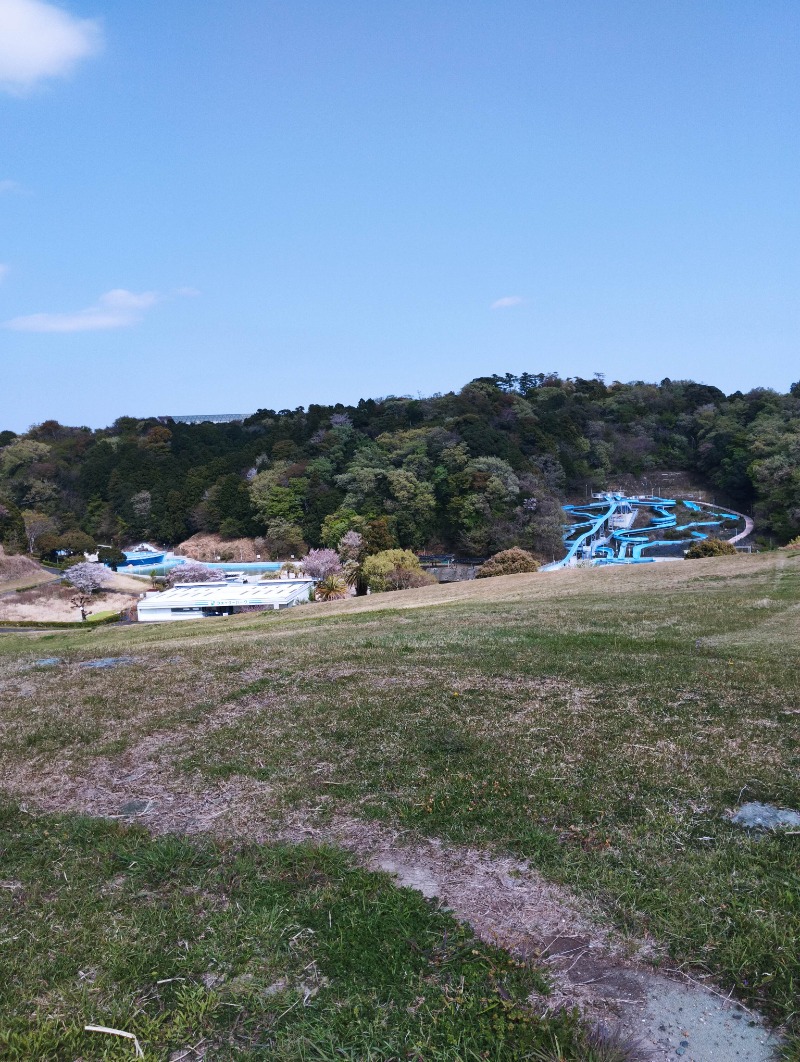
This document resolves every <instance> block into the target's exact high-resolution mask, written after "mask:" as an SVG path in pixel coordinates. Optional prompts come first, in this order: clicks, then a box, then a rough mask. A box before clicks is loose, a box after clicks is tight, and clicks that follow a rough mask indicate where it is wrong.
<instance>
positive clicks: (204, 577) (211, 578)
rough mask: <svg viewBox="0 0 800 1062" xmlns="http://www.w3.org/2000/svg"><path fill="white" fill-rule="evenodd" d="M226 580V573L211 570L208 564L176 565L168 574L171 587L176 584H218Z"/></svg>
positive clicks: (214, 569) (217, 569) (215, 569)
mask: <svg viewBox="0 0 800 1062" xmlns="http://www.w3.org/2000/svg"><path fill="white" fill-rule="evenodd" d="M224 579H225V572H223V571H220V569H219V568H209V567H208V565H207V564H191V563H190V564H176V565H175V567H174V568H170V570H169V571H168V572H167V582H168V583H169V585H170V586H174V585H175V584H176V583H218V582H220V581H223V580H224Z"/></svg>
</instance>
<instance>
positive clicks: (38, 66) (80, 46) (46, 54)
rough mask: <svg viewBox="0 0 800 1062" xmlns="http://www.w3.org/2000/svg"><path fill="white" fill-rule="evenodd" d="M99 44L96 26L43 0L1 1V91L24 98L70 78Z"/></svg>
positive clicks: (99, 35)
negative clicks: (42, 84) (49, 81)
mask: <svg viewBox="0 0 800 1062" xmlns="http://www.w3.org/2000/svg"><path fill="white" fill-rule="evenodd" d="M101 45H102V34H101V32H100V25H99V23H98V22H96V21H95V20H94V19H79V18H75V16H74V15H70V14H69V13H68V12H67V11H64V10H63V9H62V8H60V7H56V6H55V5H54V4H50V3H46V2H45V0H0V88H1V89H5V90H6V91H7V92H12V93H16V94H19V93H23V92H26V91H28V90H29V89H32V88H33V87H34V86H35V85H36V84H37V83H38V82H39V81H42V80H43V79H44V78H48V77H62V76H64V75H66V74H69V73H70V72H71V71H72V69H73V68H74V67H75V65H76V64H77V63H78V62H80V60H81V59H86V58H88V57H89V56H91V55H94V54H96V53H97V52H98V51H99V50H100V47H101Z"/></svg>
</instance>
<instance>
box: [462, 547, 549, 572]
mask: <svg viewBox="0 0 800 1062" xmlns="http://www.w3.org/2000/svg"><path fill="white" fill-rule="evenodd" d="M538 570H539V562H538V561H537V560H536V558H535V557H534V556H533V554H532V553H528V551H527V550H526V549H520V548H519V547H518V546H512V548H511V549H504V550H501V552H500V553H495V555H494V556H493V557H490V558H489V560H488V561H486V563H485V564H482V565H481V566H480V568H479V569H478V571H477V573H476V575H475V578H476V579H489V578H490V577H491V576H493V575H519V574H520V573H521V572H537V571H538Z"/></svg>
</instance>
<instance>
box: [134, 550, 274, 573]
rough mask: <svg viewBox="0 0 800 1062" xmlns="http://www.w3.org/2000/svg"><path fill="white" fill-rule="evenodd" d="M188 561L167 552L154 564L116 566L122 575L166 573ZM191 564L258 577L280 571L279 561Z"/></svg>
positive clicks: (187, 558)
mask: <svg viewBox="0 0 800 1062" xmlns="http://www.w3.org/2000/svg"><path fill="white" fill-rule="evenodd" d="M189 562H190V558H189V557H176V556H175V554H174V553H172V554H170V553H168V554H167V555H166V557H164V559H163V560H162V561H159V562H158V563H156V564H153V565H152V566H151V565H148V564H137V565H135V566H134V565H122V564H120V565H119V567H118V568H117V571H118V572H121V573H122V574H123V575H150V573H151V572H155V574H156V575H166V573H167V572H168V571H169V570H170V569H171V568H177V567H178V566H179V565H181V564H187V563H189ZM191 563H193V564H204V565H205V566H206V567H207V568H217V569H219V570H220V571H223V572H244V573H245V574H246V575H254V576H255V577H256V578H260V577H261V576H262V575H265V574H266V573H267V572H277V571H280V568H281V562H280V561H191Z"/></svg>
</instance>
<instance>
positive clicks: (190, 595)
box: [138, 579, 314, 612]
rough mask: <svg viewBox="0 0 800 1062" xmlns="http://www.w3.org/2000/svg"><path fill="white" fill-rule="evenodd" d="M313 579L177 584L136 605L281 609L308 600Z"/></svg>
mask: <svg viewBox="0 0 800 1062" xmlns="http://www.w3.org/2000/svg"><path fill="white" fill-rule="evenodd" d="M313 585H314V581H313V579H268V580H264V581H262V582H259V583H228V582H214V583H178V584H177V585H176V586H173V587H172V589H170V590H163V591H161V592H158V591H156V592H151V593H149V594H146V595H145V596H144V597H143V598H142V599H141V600H140V601H139V605H138V608H139V611H140V612H142V611H148V610H149V609H173V608H181V609H184V608H196V609H203V608H241V607H242V606H244V605H251V606H252V605H255V606H260V605H261V606H264V607H265V608H276V607H277V608H280V607H281V606H285V605H288V604H291V603H293V602H295V601H297V600H298V599H299V598H308V591H309V588H310V587H311V586H313Z"/></svg>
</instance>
